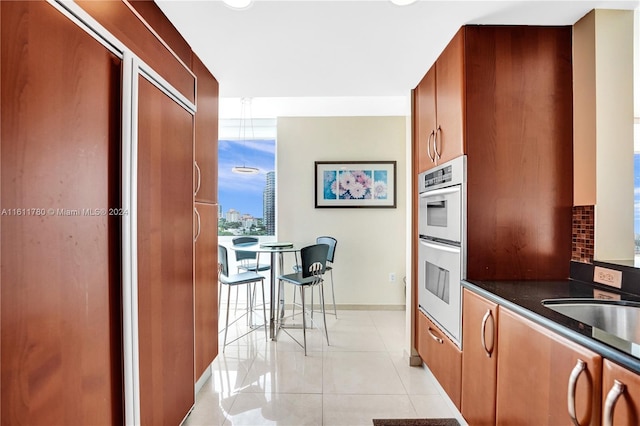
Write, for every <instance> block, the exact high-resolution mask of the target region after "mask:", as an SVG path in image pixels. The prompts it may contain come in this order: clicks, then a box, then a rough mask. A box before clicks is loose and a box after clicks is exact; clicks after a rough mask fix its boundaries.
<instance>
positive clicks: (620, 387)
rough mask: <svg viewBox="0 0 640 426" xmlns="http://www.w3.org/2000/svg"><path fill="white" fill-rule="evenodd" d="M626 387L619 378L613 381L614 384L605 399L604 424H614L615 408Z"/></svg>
mask: <svg viewBox="0 0 640 426" xmlns="http://www.w3.org/2000/svg"><path fill="white" fill-rule="evenodd" d="M624 389H625V386H624V383H622V382H621V381H619V380H614V381H613V386H612V387H611V390H610V391H609V393H608V394H607V399H605V401H604V414H603V416H602V417H604V426H613V410H614V409H615V407H616V402H618V398H620V395H622V394H623V393H624Z"/></svg>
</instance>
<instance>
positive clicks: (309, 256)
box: [300, 244, 329, 278]
mask: <svg viewBox="0 0 640 426" xmlns="http://www.w3.org/2000/svg"><path fill="white" fill-rule="evenodd" d="M328 253H329V245H327V244H313V245H310V246H306V247H303V248H302V249H301V250H300V257H301V259H302V277H303V278H307V277H312V276H320V275H322V274H324V271H325V269H326V267H327V254H328Z"/></svg>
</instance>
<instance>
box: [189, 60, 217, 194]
mask: <svg viewBox="0 0 640 426" xmlns="http://www.w3.org/2000/svg"><path fill="white" fill-rule="evenodd" d="M192 68H193V72H194V73H195V75H196V78H197V90H196V92H197V99H198V112H197V114H196V122H195V126H196V133H195V163H194V168H195V183H194V194H195V199H196V201H198V202H203V203H217V200H218V120H217V119H216V118H217V117H218V87H219V86H218V81H217V80H216V79H215V77H213V75H211V73H210V72H209V70H208V69H207V68H206V67H205V65H204V64H203V63H202V61H201V60H200V59H199V58H198V57H197V56H196V55H195V54H194V55H193V64H192Z"/></svg>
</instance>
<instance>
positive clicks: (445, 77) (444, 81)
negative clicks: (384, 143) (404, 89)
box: [414, 28, 465, 172]
mask: <svg viewBox="0 0 640 426" xmlns="http://www.w3.org/2000/svg"><path fill="white" fill-rule="evenodd" d="M414 105H415V116H416V120H415V121H414V126H415V127H414V134H415V143H416V156H417V159H418V172H423V171H425V170H428V169H430V168H431V167H433V166H436V165H437V164H440V163H444V162H447V161H449V160H451V159H453V158H456V157H459V156H461V155H463V154H464V153H465V149H464V137H463V123H464V28H462V29H460V31H458V33H457V34H456V35H455V36H454V37H453V39H452V40H451V41H450V42H449V44H448V45H447V47H446V48H445V50H444V51H443V52H442V54H441V55H440V57H439V58H438V60H437V61H436V63H435V64H434V65H433V66H432V67H431V69H429V71H428V72H427V74H426V75H425V76H424V78H423V79H422V81H420V83H419V84H418V86H417V87H416V88H415V90H414Z"/></svg>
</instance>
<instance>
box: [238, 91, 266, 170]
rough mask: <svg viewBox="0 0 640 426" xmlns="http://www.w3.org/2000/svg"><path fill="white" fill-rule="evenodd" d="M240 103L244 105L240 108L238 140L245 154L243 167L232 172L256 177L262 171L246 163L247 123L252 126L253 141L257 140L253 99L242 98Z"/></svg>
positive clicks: (243, 154) (243, 155)
mask: <svg viewBox="0 0 640 426" xmlns="http://www.w3.org/2000/svg"><path fill="white" fill-rule="evenodd" d="M240 102H241V103H242V104H241V106H240V123H238V140H239V141H242V151H243V153H242V155H241V157H242V160H243V161H242V166H234V167H233V168H231V171H232V172H233V173H237V174H241V175H255V174H257V173H259V172H260V169H258V168H256V167H250V166H247V165H246V164H245V162H244V157H245V154H246V148H247V122H248V123H249V125H250V126H251V139H255V135H254V133H253V117H252V116H251V98H242V99H240ZM247 110H248V112H247ZM247 117H248V118H247Z"/></svg>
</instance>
